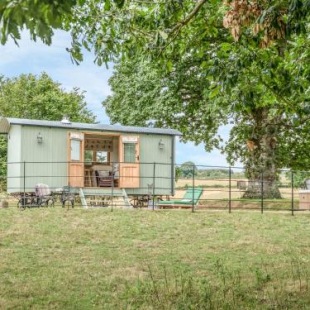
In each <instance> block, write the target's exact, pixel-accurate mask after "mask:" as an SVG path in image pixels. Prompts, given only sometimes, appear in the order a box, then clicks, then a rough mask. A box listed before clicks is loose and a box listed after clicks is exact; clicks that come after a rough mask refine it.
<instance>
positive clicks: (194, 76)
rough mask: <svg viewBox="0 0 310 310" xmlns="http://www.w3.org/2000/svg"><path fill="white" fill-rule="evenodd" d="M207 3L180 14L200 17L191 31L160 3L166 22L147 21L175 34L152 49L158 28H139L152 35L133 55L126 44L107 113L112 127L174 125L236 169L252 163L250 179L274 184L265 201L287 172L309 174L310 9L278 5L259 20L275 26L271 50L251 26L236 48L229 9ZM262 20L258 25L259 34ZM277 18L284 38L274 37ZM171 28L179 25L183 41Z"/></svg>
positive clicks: (149, 14) (248, 170) (147, 14)
mask: <svg viewBox="0 0 310 310" xmlns="http://www.w3.org/2000/svg"><path fill="white" fill-rule="evenodd" d="M199 3H200V4H202V6H200V7H199V10H198V11H195V10H194V9H193V7H191V6H190V5H189V2H187V1H184V7H182V8H181V7H178V8H177V9H176V12H179V13H180V12H183V15H182V16H187V17H191V19H190V23H188V24H187V23H184V24H182V23H180V24H176V23H175V19H178V18H180V16H179V17H177V14H178V13H175V14H172V16H165V15H164V13H163V11H162V9H163V6H165V5H168V4H167V3H166V4H161V5H160V4H153V7H156V9H157V10H158V11H157V12H158V15H159V16H161V19H160V21H158V19H157V16H155V14H153V11H151V10H150V11H149V10H147V9H145V10H144V13H145V15H144V18H143V21H145V18H148V19H150V20H152V21H153V22H154V23H157V22H158V23H157V24H156V25H158V27H157V29H160V27H161V26H163V27H164V28H162V29H165V33H168V37H167V38H166V36H159V40H158V41H156V44H153V45H152V44H151V43H150V41H149V40H150V37H149V36H148V35H150V36H151V37H152V34H154V32H155V30H154V29H153V28H152V27H154V24H153V23H149V24H146V25H145V26H143V25H142V23H141V24H140V23H139V19H138V21H137V20H136V19H134V18H133V19H132V20H131V21H133V23H135V28H134V29H137V28H138V29H143V31H145V36H142V38H138V39H137V40H138V42H136V41H135V45H136V47H132V46H131V47H132V49H133V50H134V51H139V52H136V53H133V54H132V55H131V57H127V54H126V53H127V50H126V48H127V47H128V45H130V44H131V43H132V42H127V41H126V42H125V46H124V47H123V48H122V52H124V54H122V56H123V59H121V60H120V61H119V63H118V65H116V66H115V73H114V76H113V77H112V78H111V80H110V85H111V87H112V90H113V93H112V95H111V96H110V97H108V98H107V100H105V101H104V103H103V105H104V107H106V111H107V113H108V114H109V116H110V117H111V120H112V122H120V123H122V124H127V125H129V124H130V125H138V124H139V125H148V124H151V125H152V126H159V127H173V128H176V129H179V130H180V131H181V132H182V134H183V136H182V139H183V140H187V141H188V140H189V141H194V142H195V143H204V144H205V148H206V150H207V151H209V150H211V149H212V148H219V149H220V150H221V151H222V152H223V153H225V154H226V156H227V160H228V161H229V163H230V164H231V165H233V164H234V163H235V162H236V161H241V162H243V164H244V165H245V168H246V176H247V177H248V178H249V179H251V180H256V179H258V178H260V176H261V175H263V176H264V179H265V180H266V184H270V186H266V188H265V189H264V191H266V197H269V195H268V193H267V191H268V190H269V189H270V191H272V193H271V192H270V197H271V196H274V195H275V193H274V192H277V188H273V185H276V181H277V178H278V171H279V169H281V168H292V169H300V168H302V167H303V169H305V168H306V169H310V161H309V156H307V153H309V151H310V136H309V134H308V132H309V130H310V122H309V115H310V114H309V112H310V110H309V109H310V106H309V104H310V101H309V82H310V79H309V76H310V74H309V70H310V67H309V63H310V62H309V59H310V54H309V44H310V41H309V36H308V34H307V32H308V31H309V12H310V11H309V10H307V11H305V10H306V9H307V8H308V6H309V2H308V1H301V2H298V5H297V4H296V6H293V5H291V4H288V3H286V2H282V1H279V2H278V5H279V6H280V7H281V8H282V10H283V11H281V13H279V12H277V10H275V9H274V7H270V8H269V7H268V5H267V4H265V5H266V7H265V8H263V11H262V12H261V16H259V19H258V20H259V21H260V23H261V24H263V23H264V25H265V27H267V28H268V30H267V28H266V29H265V35H266V36H267V37H266V38H265V39H266V41H264V46H263V47H264V48H262V45H261V43H262V40H265V39H264V38H263V32H260V31H259V32H258V33H257V34H255V33H253V31H252V30H251V27H249V25H247V26H244V25H243V24H242V23H243V22H242V18H241V21H240V23H241V24H242V25H241V26H242V27H240V29H241V28H242V31H241V30H240V34H239V35H238V42H235V41H234V39H236V37H235V36H234V35H233V36H231V35H230V34H229V33H228V31H227V30H226V29H225V28H224V27H223V20H225V18H227V12H228V11H229V8H223V5H222V2H218V1H215V2H212V3H207V2H205V1H199ZM199 3H197V6H198V5H199ZM137 6H138V5H137ZM191 9H193V11H191ZM248 9H249V10H250V8H248ZM128 10H129V8H128ZM194 11H195V15H194V17H193V16H192V15H191V13H190V12H194ZM284 12H286V13H287V15H285V13H284ZM131 13H132V15H130V16H135V17H137V16H138V15H139V14H140V12H139V11H138V12H136V15H134V13H133V11H132V12H131ZM238 13H240V12H238ZM299 13H300V15H298V14H299ZM121 14H122V12H119V15H121ZM161 14H163V15H161ZM297 15H298V16H299V17H300V18H297V17H296V16H297ZM286 18H287V20H286ZM184 20H186V21H187V19H186V17H185V19H184ZM255 20H256V18H255ZM255 20H253V21H252V20H251V19H250V20H249V24H251V23H252V22H253V24H251V25H253V26H254V25H255ZM277 20H278V22H279V20H280V21H281V22H280V24H279V25H278V26H279V31H280V32H281V34H280V32H279V33H277V34H276V31H275V29H276V28H277V24H276V23H277ZM293 24H294V26H292V25H293ZM298 24H299V26H300V27H299V28H298V27H297V25H298ZM172 25H175V27H178V26H179V27H180V28H179V30H180V31H177V34H174V33H173V31H174V30H175V29H176V28H174V27H173V26H172ZM260 27H263V26H262V25H261V26H260ZM288 28H290V29H289V31H288ZM297 28H298V29H297ZM167 30H169V31H170V32H169V31H167ZM229 30H234V29H229ZM235 30H236V29H235ZM282 30H283V31H284V32H282ZM271 33H273V34H274V37H272V38H271ZM279 36H280V37H281V38H280V37H279ZM127 38H130V35H129V34H128V33H127ZM169 38H170V40H169ZM146 42H148V45H147V47H148V48H146V44H147V43H146ZM127 43H128V45H127ZM153 43H154V42H153ZM139 44H140V45H139ZM142 46H144V47H145V48H146V49H143V48H142ZM147 55H151V56H150V57H147ZM154 55H155V56H154ZM152 56H153V57H152ZM129 59H130V60H129ZM296 59H298V61H296ZM124 106H127V107H128V109H124ZM229 123H230V124H231V125H232V129H231V131H230V135H229V138H228V141H226V142H225V143H223V137H220V136H218V135H217V131H218V129H219V127H220V126H223V125H227V124H229ZM268 182H269V183H268ZM271 188H273V189H272V190H271Z"/></svg>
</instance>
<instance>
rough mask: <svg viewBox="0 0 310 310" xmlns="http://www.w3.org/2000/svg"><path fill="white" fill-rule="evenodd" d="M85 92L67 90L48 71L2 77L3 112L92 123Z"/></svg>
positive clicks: (0, 159)
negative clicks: (68, 118)
mask: <svg viewBox="0 0 310 310" xmlns="http://www.w3.org/2000/svg"><path fill="white" fill-rule="evenodd" d="M86 105H87V103H86V102H85V98H84V94H83V92H82V91H80V90H79V89H78V88H74V89H73V90H71V91H69V92H67V91H65V90H64V89H62V88H61V85H60V84H59V83H57V82H54V81H53V80H52V79H51V78H50V77H49V76H48V75H47V74H46V73H42V74H41V75H40V76H35V75H32V74H28V75H27V74H22V75H20V76H19V77H15V78H11V79H9V78H4V77H0V115H1V116H5V117H17V118H26V119H41V120H61V119H62V117H63V115H68V116H69V117H70V120H71V121H76V122H86V123H92V122H94V121H95V116H94V115H93V114H92V113H91V112H90V111H89V110H88V109H87V106H86ZM6 154H7V141H6V139H5V138H3V137H1V138H0V182H1V184H2V187H3V188H5V182H6V162H7V159H6Z"/></svg>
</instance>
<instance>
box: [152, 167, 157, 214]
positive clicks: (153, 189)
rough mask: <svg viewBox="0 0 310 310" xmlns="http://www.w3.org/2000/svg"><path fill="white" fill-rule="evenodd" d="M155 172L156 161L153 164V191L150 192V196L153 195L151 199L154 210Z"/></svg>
mask: <svg viewBox="0 0 310 310" xmlns="http://www.w3.org/2000/svg"><path fill="white" fill-rule="evenodd" d="M155 173H156V162H154V164H153V192H152V196H153V201H152V210H153V211H154V210H155Z"/></svg>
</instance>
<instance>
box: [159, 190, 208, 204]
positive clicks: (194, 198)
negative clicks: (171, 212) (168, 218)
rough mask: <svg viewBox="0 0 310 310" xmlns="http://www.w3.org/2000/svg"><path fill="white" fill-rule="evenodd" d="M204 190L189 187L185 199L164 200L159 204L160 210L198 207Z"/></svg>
mask: <svg viewBox="0 0 310 310" xmlns="http://www.w3.org/2000/svg"><path fill="white" fill-rule="evenodd" d="M202 192H203V189H202V188H201V187H189V188H188V189H187V190H186V192H185V194H184V196H183V198H181V199H172V200H164V201H160V202H158V203H157V206H158V208H160V209H165V208H191V207H192V206H193V205H194V206H195V205H197V204H198V201H199V199H200V197H201V195H202Z"/></svg>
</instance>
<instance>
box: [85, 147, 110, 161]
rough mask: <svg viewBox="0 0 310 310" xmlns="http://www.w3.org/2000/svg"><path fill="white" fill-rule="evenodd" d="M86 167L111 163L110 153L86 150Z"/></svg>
mask: <svg viewBox="0 0 310 310" xmlns="http://www.w3.org/2000/svg"><path fill="white" fill-rule="evenodd" d="M84 157H85V165H91V164H92V163H93V162H97V163H104V164H109V163H110V152H106V151H92V150H85V153H84Z"/></svg>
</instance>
